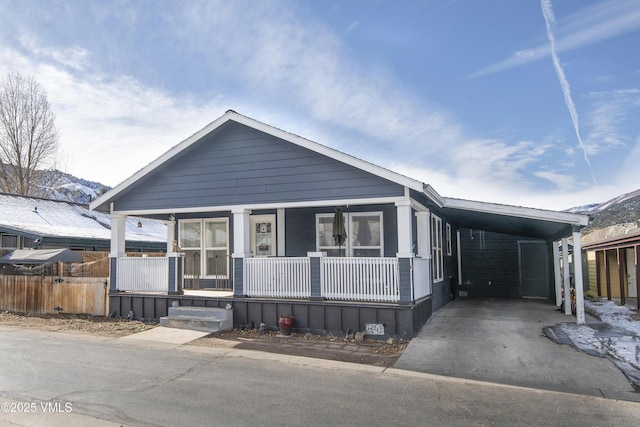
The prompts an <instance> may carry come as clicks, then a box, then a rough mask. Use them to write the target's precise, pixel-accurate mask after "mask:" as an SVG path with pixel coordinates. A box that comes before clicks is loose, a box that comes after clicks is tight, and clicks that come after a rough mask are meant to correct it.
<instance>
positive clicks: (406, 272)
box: [396, 198, 414, 304]
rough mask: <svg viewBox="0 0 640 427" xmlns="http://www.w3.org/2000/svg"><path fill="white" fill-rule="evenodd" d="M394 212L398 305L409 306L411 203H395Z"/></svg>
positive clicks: (410, 301)
mask: <svg viewBox="0 0 640 427" xmlns="http://www.w3.org/2000/svg"><path fill="white" fill-rule="evenodd" d="M396 211H397V216H398V253H397V254H396V257H397V258H398V281H399V284H398V287H399V297H400V298H399V299H400V304H411V303H412V302H413V278H412V277H411V275H412V274H413V272H412V270H411V264H412V259H413V257H414V253H413V245H412V240H413V239H412V236H413V226H412V218H411V201H410V200H409V199H408V198H407V199H405V200H402V201H399V202H396Z"/></svg>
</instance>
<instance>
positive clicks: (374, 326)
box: [364, 323, 384, 335]
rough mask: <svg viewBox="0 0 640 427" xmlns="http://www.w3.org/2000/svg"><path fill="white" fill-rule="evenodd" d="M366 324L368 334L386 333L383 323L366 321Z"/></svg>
mask: <svg viewBox="0 0 640 427" xmlns="http://www.w3.org/2000/svg"><path fill="white" fill-rule="evenodd" d="M364 326H365V332H366V334H367V335H384V325H383V324H382V323H366V324H365V325H364Z"/></svg>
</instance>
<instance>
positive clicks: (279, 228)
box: [276, 208, 287, 256]
mask: <svg viewBox="0 0 640 427" xmlns="http://www.w3.org/2000/svg"><path fill="white" fill-rule="evenodd" d="M284 214H285V210H284V209H283V208H279V209H278V211H277V213H276V233H277V236H276V241H277V244H278V246H277V249H278V252H277V254H278V256H286V253H287V252H286V248H285V245H284V241H285V230H284V227H285V221H284Z"/></svg>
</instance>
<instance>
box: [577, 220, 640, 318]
mask: <svg viewBox="0 0 640 427" xmlns="http://www.w3.org/2000/svg"><path fill="white" fill-rule="evenodd" d="M583 250H584V253H583V260H584V262H585V264H586V266H587V268H586V269H587V271H588V273H587V274H588V290H589V293H591V294H594V295H597V296H601V297H605V298H607V299H612V298H616V299H620V300H621V303H622V304H623V305H624V304H625V302H626V298H636V299H637V298H638V293H639V292H640V282H638V277H639V276H640V229H637V228H636V229H635V230H633V229H632V230H629V231H628V232H627V233H625V234H621V235H616V236H609V237H606V238H603V239H600V240H596V241H592V242H589V243H586V244H585V245H584V246H583ZM585 288H586V287H585ZM636 305H637V306H638V308H640V302H638V301H636Z"/></svg>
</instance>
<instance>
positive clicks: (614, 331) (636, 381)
mask: <svg viewBox="0 0 640 427" xmlns="http://www.w3.org/2000/svg"><path fill="white" fill-rule="evenodd" d="M584 304H585V310H586V312H587V313H588V314H590V315H592V316H593V317H595V318H597V319H599V320H600V322H589V321H588V322H587V324H584V325H578V324H576V323H562V324H560V325H557V326H558V327H559V329H560V330H561V331H562V332H564V334H566V336H567V337H568V338H569V340H570V341H571V342H572V344H573V345H574V346H575V347H576V348H577V349H579V350H580V351H584V352H585V353H588V354H591V355H593V356H599V357H606V358H608V359H610V360H612V361H613V362H614V363H615V364H616V365H617V366H618V367H619V368H620V369H621V370H622V372H624V374H625V375H626V376H627V378H629V381H630V382H631V383H632V384H633V386H634V388H636V390H638V391H640V319H639V318H638V313H637V312H636V311H635V310H633V309H632V308H630V307H628V306H619V305H617V304H616V303H615V302H613V301H607V300H601V301H589V300H585V302H584Z"/></svg>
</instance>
